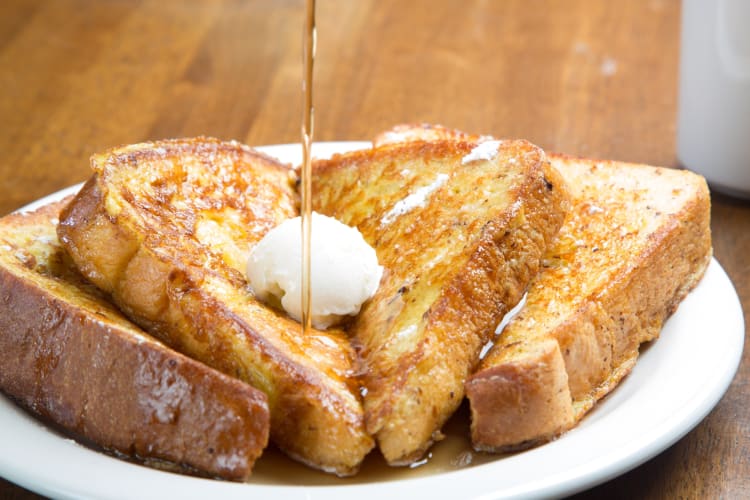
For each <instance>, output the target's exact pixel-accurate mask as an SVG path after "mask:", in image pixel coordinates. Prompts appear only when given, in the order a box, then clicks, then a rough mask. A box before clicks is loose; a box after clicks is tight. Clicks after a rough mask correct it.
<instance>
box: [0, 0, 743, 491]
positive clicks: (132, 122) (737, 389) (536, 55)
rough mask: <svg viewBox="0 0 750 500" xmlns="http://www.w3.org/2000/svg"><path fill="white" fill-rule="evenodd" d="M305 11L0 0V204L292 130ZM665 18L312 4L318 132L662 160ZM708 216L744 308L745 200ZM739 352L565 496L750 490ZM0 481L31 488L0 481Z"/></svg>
mask: <svg viewBox="0 0 750 500" xmlns="http://www.w3.org/2000/svg"><path fill="white" fill-rule="evenodd" d="M303 11H304V5H303V1H302V0H265V1H261V0H242V1H240V0H215V1H200V0H185V1H179V2H178V1H161V0H153V1H152V0H142V1H136V0H132V1H128V0H3V1H2V2H0V130H2V133H1V134H0V153H1V154H2V157H1V158H0V214H5V213H7V212H9V211H12V210H14V209H16V208H18V207H20V206H22V205H23V204H25V203H28V202H30V201H32V200H35V199H37V198H39V197H41V196H43V195H46V194H49V193H51V192H54V191H57V190H59V189H61V188H63V187H66V186H69V185H71V184H74V183H77V182H80V181H82V180H84V179H85V178H86V177H87V176H88V175H89V166H88V157H89V156H90V155H91V154H92V153H93V152H96V151H100V150H103V149H105V148H108V147H111V146H115V145H119V144H125V143H132V142H138V141H143V140H149V139H158V138H165V137H177V136H194V135H210V136H216V137H220V138H227V139H238V140H240V141H243V142H246V143H248V144H250V145H261V144H275V143H287V142H296V141H299V135H300V133H299V130H300V115H301V106H300V105H301V102H302V101H301V56H302V48H301V42H302V33H301V27H302V15H303ZM679 16H680V3H679V2H678V1H676V0H637V1H629V2H607V1H603V0H550V1H542V0H504V1H499V0H498V1H491V0H471V1H468V0H414V1H408V2H403V1H396V0H357V1H351V0H318V30H319V31H318V58H317V61H316V68H315V107H316V129H315V139H316V140H323V141H325V140H356V139H368V138H370V137H372V136H373V134H374V133H376V132H378V131H380V130H382V129H385V128H387V127H390V126H391V125H393V124H396V123H399V122H405V121H407V122H414V121H426V122H437V123H442V124H444V125H447V126H451V127H457V128H461V129H465V130H467V131H471V132H478V133H489V134H493V135H497V136H506V137H511V136H512V137H523V138H526V139H529V140H531V141H533V142H535V143H537V144H539V145H540V146H542V147H543V148H545V149H548V150H551V151H560V152H566V153H571V154H575V155H583V156H590V157H597V158H612V159H617V160H627V161H635V162H644V163H650V164H655V165H665V166H674V167H677V166H679V165H678V164H677V160H676V157H675V114H676V105H677V92H676V89H677V72H678V53H679ZM748 168H750V164H749V165H748ZM712 230H713V238H714V250H715V256H716V258H717V259H718V260H719V262H720V263H721V264H722V266H723V267H724V268H725V269H726V271H727V273H728V274H729V276H730V277H731V279H732V280H733V282H734V284H735V287H736V289H737V292H738V294H739V296H740V298H741V301H742V304H743V310H744V313H745V316H746V317H749V316H748V312H749V311H750V204H749V203H748V202H744V201H737V200H733V199H731V198H728V197H724V196H722V195H720V194H716V193H714V195H713V210H712ZM746 335H747V330H746ZM706 338H707V340H706V341H707V342H710V335H708V334H707V337H706ZM747 352H748V349H747V348H746V349H745V352H744V354H743V362H742V364H741V366H740V369H739V372H738V374H737V376H736V378H735V379H734V382H733V383H732V385H731V387H730V388H729V391H728V392H727V394H726V396H725V397H724V398H723V399H722V400H721V402H720V403H719V404H718V406H717V407H716V408H715V410H714V411H713V412H712V413H711V414H710V415H709V416H708V417H707V418H706V419H705V420H704V421H703V422H702V423H701V424H700V425H698V427H696V428H695V430H693V431H692V432H690V433H689V434H688V435H687V436H686V437H685V438H683V439H682V440H680V441H679V442H678V443H677V444H675V445H674V446H672V447H671V448H669V449H668V450H666V451H665V452H663V453H661V454H660V455H658V456H657V457H656V458H654V459H652V460H651V461H649V462H647V463H645V464H643V465H641V466H640V467H638V468H636V469H635V470H633V471H631V472H629V473H627V474H625V475H623V476H621V477H619V478H616V479H614V480H611V481H609V482H607V483H605V484H603V485H600V486H598V487H596V488H594V489H593V490H590V491H588V492H584V493H582V494H580V498H599V497H608V498H720V497H722V498H738V497H743V496H746V495H748V494H749V492H750V465H749V463H748V462H749V461H750V450H749V449H748V448H749V441H748V436H749V435H750V411H749V408H748V407H749V405H750V385H749V383H750V367H749V364H748V359H747V358H748V354H747ZM696 369H710V367H701V366H697V367H696ZM1 447H2V443H0V448H1ZM0 497H2V498H14V499H26V498H34V497H35V495H34V494H32V493H30V492H28V491H26V490H23V489H21V488H19V487H17V486H15V485H12V484H11V483H9V482H5V481H2V480H0Z"/></svg>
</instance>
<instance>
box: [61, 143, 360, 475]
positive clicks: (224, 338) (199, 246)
mask: <svg viewBox="0 0 750 500" xmlns="http://www.w3.org/2000/svg"><path fill="white" fill-rule="evenodd" d="M91 164H92V168H93V170H94V175H93V177H92V178H91V179H90V180H89V181H88V182H87V183H86V185H85V186H84V187H83V189H82V190H81V192H80V193H79V194H78V195H77V196H76V198H75V199H74V200H73V202H72V203H71V204H70V205H69V206H68V207H67V208H66V209H65V210H64V211H63V213H62V215H61V222H60V226H59V230H58V234H59V236H60V239H61V241H62V242H63V244H64V245H65V247H66V249H67V251H68V252H69V253H70V255H71V256H72V258H73V260H74V261H75V263H76V265H77V266H78V268H79V269H80V270H81V271H82V273H83V274H84V275H85V276H86V277H87V278H88V279H90V280H91V281H92V282H93V283H95V284H96V285H97V286H98V287H100V288H101V289H103V290H104V291H106V292H107V293H109V294H111V296H112V298H113V300H114V301H115V303H117V305H118V306H119V307H120V308H121V309H122V310H123V311H125V313H126V314H127V315H128V316H129V317H130V318H131V319H133V320H134V321H135V322H136V323H138V324H140V325H142V326H143V327H144V328H146V329H147V330H148V331H149V332H151V333H153V334H154V335H155V336H157V337H159V338H161V339H162V340H163V341H164V342H166V343H167V344H168V345H170V346H172V347H174V348H176V349H178V350H180V351H182V352H184V353H186V354H187V355H189V356H191V357H193V358H195V359H197V360H199V361H202V362H204V363H206V364H207V365H209V366H212V367H214V368H216V369H218V370H220V371H223V372H225V373H227V374H230V375H232V376H236V377H238V378H240V379H242V380H244V381H246V382H248V383H250V384H251V385H253V386H255V387H257V388H259V389H261V390H262V391H263V392H264V393H265V394H266V395H267V397H268V401H269V408H270V412H271V439H272V440H273V441H275V443H276V444H277V445H278V446H279V447H280V448H281V449H282V450H284V451H285V452H286V453H287V454H289V455H290V456H292V457H293V458H296V459H298V460H300V461H302V462H304V463H306V464H308V465H310V466H313V467H317V468H319V469H321V470H324V471H327V472H332V473H335V474H338V475H349V474H353V473H354V472H356V470H357V469H358V467H359V464H360V462H361V461H362V459H363V458H364V456H365V455H366V454H367V453H368V452H369V450H370V449H371V448H372V447H373V446H374V442H373V440H372V438H371V437H370V435H369V434H368V433H367V431H366V429H365V425H364V414H363V409H362V404H361V400H360V395H359V387H358V383H357V378H356V376H355V375H356V366H355V364H354V361H355V353H354V351H353V349H352V348H351V346H350V345H349V341H348V338H347V337H346V335H345V334H344V333H343V332H342V331H340V330H327V331H319V330H313V331H312V333H311V334H309V335H307V336H303V335H302V331H301V326H300V324H299V323H297V322H296V321H293V320H291V319H290V318H289V317H288V316H287V315H286V314H285V313H283V312H282V311H278V310H275V309H273V308H271V307H268V306H266V305H264V304H262V303H261V302H259V301H258V300H257V299H256V298H255V296H254V295H253V293H252V291H251V290H250V289H249V287H248V285H247V282H246V279H245V275H244V270H245V263H246V261H247V257H248V254H249V252H250V249H251V248H252V246H253V245H254V244H256V243H257V242H258V241H259V240H260V239H261V238H262V237H263V236H264V235H265V233H266V232H267V231H268V230H270V229H271V228H272V227H274V226H276V225H278V224H279V223H280V222H281V221H283V220H284V219H287V218H289V217H293V216H295V215H297V214H298V196H297V193H296V186H295V181H296V176H295V174H294V172H293V170H291V169H290V168H289V167H288V166H286V165H283V164H280V163H279V162H278V161H276V160H274V159H272V158H270V157H267V156H265V155H262V154H260V153H257V152H255V151H253V150H251V149H250V148H248V147H246V146H243V145H240V144H238V143H235V142H222V141H218V140H215V139H208V138H196V139H177V140H168V141H160V142H155V143H144V144H136V145H131V146H125V147H122V148H116V149H113V150H110V151H107V152H105V153H103V154H98V155H94V156H93V157H92V160H91Z"/></svg>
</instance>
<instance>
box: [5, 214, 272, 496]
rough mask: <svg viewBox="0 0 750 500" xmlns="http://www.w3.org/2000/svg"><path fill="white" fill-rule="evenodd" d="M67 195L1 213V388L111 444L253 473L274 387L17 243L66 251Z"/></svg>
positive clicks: (237, 476) (202, 467)
mask: <svg viewBox="0 0 750 500" xmlns="http://www.w3.org/2000/svg"><path fill="white" fill-rule="evenodd" d="M64 204H65V201H62V202H57V203H53V204H51V205H47V206H44V207H42V208H40V209H38V210H37V211H35V212H30V213H22V214H11V215H8V216H6V217H4V218H3V219H0V290H2V311H1V313H0V358H2V361H0V366H1V367H2V369H0V387H1V388H2V390H3V391H4V392H5V393H6V394H8V395H9V396H11V397H12V398H13V399H15V400H16V401H18V402H19V403H20V404H21V405H22V406H24V407H25V408H27V409H29V410H30V411H32V412H33V413H35V414H37V415H40V416H42V417H43V418H45V419H48V420H50V421H52V422H53V423H55V424H57V425H59V426H60V427H62V428H63V429H64V430H65V431H67V432H70V433H71V434H72V435H74V436H75V437H77V438H78V439H82V440H84V441H85V442H93V443H94V444H96V445H98V446H101V447H102V448H104V449H105V450H110V451H114V452H116V453H119V454H123V455H125V456H128V457H131V458H135V459H138V460H144V459H145V460H146V461H147V462H148V460H150V459H159V460H167V461H169V462H174V463H176V464H180V465H182V466H187V467H188V470H189V471H191V472H194V471H198V472H199V473H201V474H206V475H209V476H215V477H221V478H224V479H230V480H240V481H241V480H245V479H247V478H248V477H249V476H250V473H251V470H252V467H253V464H254V462H255V460H256V459H257V458H258V457H259V456H260V454H261V453H262V451H263V449H264V448H265V446H266V443H267V441H268V434H269V414H268V406H267V402H266V397H265V395H264V394H263V393H262V392H261V391H258V390H257V389H254V388H252V387H250V386H249V385H247V384H244V383H242V382H240V381H239V380H236V379H234V378H232V377H228V376H226V375H224V374H222V373H220V372H217V371H215V370H213V369H211V368H209V367H207V366H205V365H203V364H201V363H198V362H196V361H193V360H192V359H190V358H187V357H186V356H183V355H181V354H179V353H177V352H175V351H172V350H171V349H169V348H167V347H166V346H164V345H163V344H161V343H160V342H158V341H156V340H155V339H153V338H151V337H150V336H148V335H147V334H145V333H143V332H142V331H141V330H140V329H139V328H138V327H136V326H135V325H133V324H132V323H130V322H129V321H127V320H126V319H125V318H124V317H123V316H121V315H120V313H119V312H118V311H116V310H115V309H114V307H113V306H111V305H110V304H108V303H106V302H105V301H104V299H103V298H102V296H101V295H100V294H96V293H94V292H93V291H92V289H91V288H88V287H87V286H86V284H83V278H82V277H80V276H79V278H78V280H74V279H71V278H69V277H67V279H66V276H61V275H60V274H59V273H58V274H55V273H54V272H49V273H43V272H41V271H40V270H39V269H41V268H45V267H48V262H45V261H44V259H45V256H44V255H39V254H38V253H37V254H35V253H34V252H33V251H29V250H28V249H26V248H23V247H20V246H18V242H17V240H18V239H19V238H20V239H26V238H29V237H30V238H49V239H48V240H47V241H45V242H43V244H44V245H46V246H47V249H51V250H52V251H56V252H60V254H58V255H57V256H58V257H59V256H60V255H62V252H63V250H62V248H61V247H57V249H54V248H51V247H53V246H56V245H58V243H57V242H56V238H54V235H55V231H54V222H55V220H56V219H57V216H58V213H59V210H60V209H61V207H62V206H63V205H64ZM37 228H42V234H35V233H36V232H38V231H39V229H37ZM24 233H29V234H28V236H24ZM53 256H54V255H53ZM60 265H63V266H65V265H67V266H70V267H71V268H72V263H69V262H63V263H61V264H60ZM71 272H73V271H71ZM76 274H77V273H76ZM88 286H89V287H91V285H88Z"/></svg>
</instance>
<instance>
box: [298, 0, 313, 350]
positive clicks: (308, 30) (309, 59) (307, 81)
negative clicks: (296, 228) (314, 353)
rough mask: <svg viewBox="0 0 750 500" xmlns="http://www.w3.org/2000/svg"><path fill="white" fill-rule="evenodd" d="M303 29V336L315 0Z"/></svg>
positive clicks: (305, 326) (307, 309)
mask: <svg viewBox="0 0 750 500" xmlns="http://www.w3.org/2000/svg"><path fill="white" fill-rule="evenodd" d="M305 6H306V9H305V23H304V30H303V43H302V46H303V69H302V71H303V80H302V94H303V98H304V102H303V107H302V190H301V191H302V200H301V201H302V206H301V210H300V212H301V215H302V334H303V336H305V337H306V336H307V334H308V333H309V331H310V328H311V323H312V314H311V306H312V295H311V292H310V237H311V224H312V180H311V179H310V177H311V170H312V167H311V159H312V158H311V155H310V153H311V151H310V150H311V148H312V142H313V122H314V109H313V65H314V63H315V43H316V33H315V0H306V2H305Z"/></svg>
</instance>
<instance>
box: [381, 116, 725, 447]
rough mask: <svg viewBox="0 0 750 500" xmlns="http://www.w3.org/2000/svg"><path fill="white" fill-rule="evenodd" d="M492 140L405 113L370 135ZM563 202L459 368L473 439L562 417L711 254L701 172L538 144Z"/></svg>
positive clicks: (515, 435)
mask: <svg viewBox="0 0 750 500" xmlns="http://www.w3.org/2000/svg"><path fill="white" fill-rule="evenodd" d="M435 140H453V141H473V142H475V143H479V142H483V141H488V140H492V138H491V137H489V136H479V135H474V134H469V133H466V132H461V131H458V130H454V129H450V128H446V127H443V126H440V125H431V124H404V125H399V126H396V127H394V128H393V129H392V130H390V131H386V132H383V133H381V134H380V135H378V136H377V137H376V139H375V141H374V142H375V144H389V143H393V142H403V141H435ZM548 157H549V159H550V162H551V163H552V166H553V167H554V168H555V169H556V170H557V171H558V172H559V173H560V175H561V176H562V177H563V178H564V179H565V181H566V182H567V184H568V186H569V187H570V191H571V210H570V213H569V215H568V217H567V218H566V220H565V223H564V224H563V226H562V228H561V229H560V232H559V234H558V235H557V237H556V239H555V241H554V243H553V245H552V246H551V247H550V248H548V249H547V251H546V253H545V255H544V258H543V266H542V268H541V270H540V272H539V274H538V275H537V276H536V277H535V278H534V279H533V280H532V281H531V284H530V286H529V289H528V293H527V295H526V300H525V304H524V305H523V307H522V308H521V310H520V312H519V313H518V315H517V316H515V317H514V318H513V319H512V320H511V321H510V322H509V323H508V324H507V326H506V327H505V328H504V329H503V331H502V333H501V334H500V336H499V337H498V338H497V340H496V343H495V345H494V346H493V347H492V349H491V350H490V351H489V353H488V355H487V356H486V357H485V358H484V360H483V361H482V363H481V365H480V367H479V369H478V370H477V371H476V372H475V373H474V374H473V375H472V376H471V377H470V378H469V379H468V380H467V382H466V394H467V396H468V398H469V401H470V405H471V416H472V423H471V434H472V442H473V444H474V447H475V448H476V449H478V450H482V451H491V452H502V451H513V450H519V449H524V448H528V447H531V446H534V445H536V444H540V443H543V442H546V441H549V440H551V439H554V438H555V437H557V436H559V435H560V434H562V433H563V432H565V431H566V430H568V429H570V428H571V427H573V426H574V425H575V424H576V423H577V422H578V421H580V419H581V418H582V417H583V416H584V415H585V414H586V412H588V411H589V410H590V409H591V408H592V407H593V406H594V405H595V404H596V402H597V401H598V400H599V399H601V398H602V397H604V396H605V395H606V394H607V393H609V392H610V391H611V390H612V389H614V388H615V387H616V386H617V384H618V383H619V382H620V381H621V380H622V378H623V377H625V376H626V375H627V374H628V373H629V372H630V371H631V370H632V368H633V366H634V365H635V363H636V360H637V358H638V352H639V346H640V345H641V344H642V343H643V342H648V341H650V340H653V339H655V338H657V337H658V335H659V333H660V331H661V328H662V326H663V324H664V322H665V321H666V319H667V318H668V317H669V316H670V315H671V314H672V313H673V312H674V311H675V310H676V309H677V306H678V305H679V303H680V301H682V299H683V298H684V297H685V296H686V295H687V293H688V292H689V291H690V290H691V289H692V288H693V287H695V286H696V285H697V283H698V282H699V281H700V279H701V278H702V276H703V274H704V273H705V270H706V268H707V267H708V264H709V263H710V260H711V256H712V247H711V231H710V197H709V192H708V188H707V186H706V182H705V179H703V178H702V177H701V176H699V175H696V174H693V173H691V172H688V171H684V170H674V169H668V168H659V167H652V166H648V165H639V164H630V163H624V162H616V161H597V160H591V159H581V158H573V157H569V156H566V155H562V154H555V153H549V154H548Z"/></svg>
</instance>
